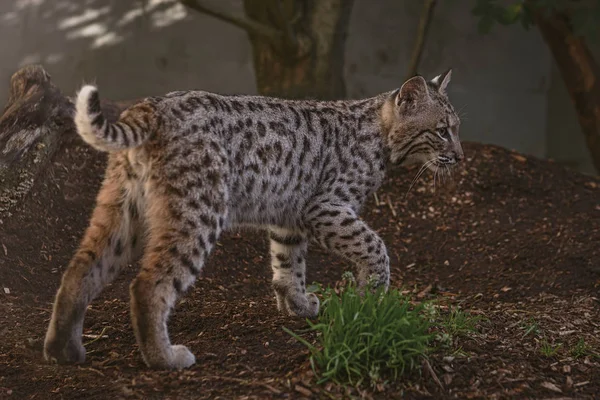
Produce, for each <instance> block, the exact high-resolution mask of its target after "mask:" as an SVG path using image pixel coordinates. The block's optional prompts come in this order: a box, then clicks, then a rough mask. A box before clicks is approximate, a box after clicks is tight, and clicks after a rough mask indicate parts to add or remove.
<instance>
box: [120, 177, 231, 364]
mask: <svg viewBox="0 0 600 400" xmlns="http://www.w3.org/2000/svg"><path fill="white" fill-rule="evenodd" d="M195 179H196V180H198V179H197V178H195ZM192 182H193V181H192ZM185 183H186V178H185V177H180V178H179V179H178V180H177V181H170V182H157V181H153V182H151V185H150V186H149V188H148V190H147V192H146V193H147V204H148V208H147V221H148V228H149V238H148V246H147V248H146V252H145V254H144V257H143V259H142V270H141V271H140V273H139V275H138V276H137V277H136V279H135V280H134V281H133V282H132V284H131V287H130V292H131V317H132V323H133V328H134V331H135V335H136V338H137V342H138V345H139V348H140V351H141V353H142V357H143V359H144V362H145V363H146V365H148V366H149V367H152V368H175V369H180V368H186V367H189V366H190V365H192V364H194V363H195V357H194V355H193V354H192V353H191V352H190V351H189V350H188V349H187V348H186V347H185V346H182V345H172V344H171V341H170V339H169V334H168V331H167V322H168V318H169V314H170V312H171V309H172V308H173V307H174V305H175V302H176V300H177V298H178V297H180V296H181V295H182V294H183V293H184V292H185V291H186V290H187V289H188V288H189V287H190V286H191V285H192V284H193V282H194V281H195V279H196V277H197V276H198V274H199V273H200V271H201V268H202V266H203V264H204V262H205V260H206V258H207V257H208V255H209V253H210V251H211V250H212V248H213V246H214V244H215V242H216V240H217V238H218V236H219V234H220V232H221V229H222V226H223V223H224V220H225V206H224V204H226V203H225V197H224V191H220V190H217V189H216V188H212V189H215V190H211V189H209V188H206V189H200V188H198V187H194V186H193V185H186V186H185V187H186V189H187V190H185V191H183V190H180V189H179V188H177V187H174V186H172V185H185ZM206 186H209V185H206Z"/></svg>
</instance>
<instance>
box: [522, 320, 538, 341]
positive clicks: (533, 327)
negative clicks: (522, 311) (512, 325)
mask: <svg viewBox="0 0 600 400" xmlns="http://www.w3.org/2000/svg"><path fill="white" fill-rule="evenodd" d="M521 329H522V330H523V336H522V337H523V338H524V337H526V336H528V335H530V334H533V335H534V336H538V335H539V334H540V325H539V324H538V323H537V321H536V320H535V319H534V318H529V320H528V321H527V322H523V323H522V324H521Z"/></svg>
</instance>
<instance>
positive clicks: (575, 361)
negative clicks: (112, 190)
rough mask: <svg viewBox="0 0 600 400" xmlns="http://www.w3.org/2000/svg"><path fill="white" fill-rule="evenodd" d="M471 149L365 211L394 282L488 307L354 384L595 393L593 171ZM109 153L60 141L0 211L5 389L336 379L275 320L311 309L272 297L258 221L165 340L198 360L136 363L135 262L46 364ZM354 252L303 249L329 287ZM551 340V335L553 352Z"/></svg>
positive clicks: (218, 387)
mask: <svg viewBox="0 0 600 400" xmlns="http://www.w3.org/2000/svg"><path fill="white" fill-rule="evenodd" d="M464 147H465V153H466V154H467V160H466V161H465V163H464V165H463V166H462V167H461V168H460V169H459V170H457V171H456V172H455V174H454V177H453V179H451V180H450V181H449V182H446V183H441V182H439V177H438V181H437V182H436V183H435V186H434V177H433V175H432V174H426V175H425V177H423V178H422V179H421V180H420V181H419V182H418V183H417V184H416V185H415V186H414V187H413V188H412V190H411V191H410V192H408V188H409V185H410V183H411V180H412V178H413V176H414V175H415V174H416V172H417V170H416V169H409V170H407V169H399V170H397V171H394V172H393V173H392V174H391V175H390V176H389V178H388V180H387V183H386V184H385V186H384V187H382V188H381V189H380V190H379V191H378V193H377V198H373V199H371V200H370V201H369V204H368V205H367V206H366V207H365V210H364V213H363V217H364V219H365V220H366V221H367V222H368V223H369V224H370V225H371V226H373V227H374V228H375V229H376V230H377V231H378V232H380V234H381V235H382V237H383V238H384V240H385V242H386V244H387V247H388V250H389V253H390V256H391V261H392V285H394V286H401V287H402V288H404V290H406V291H408V292H412V293H414V294H415V297H416V298H436V299H439V301H440V304H442V305H443V306H444V307H446V306H451V305H460V306H461V307H462V309H465V310H469V311H470V312H471V313H472V314H480V315H482V316H484V317H485V320H484V322H482V323H481V324H480V326H479V332H478V333H476V334H473V335H471V336H470V337H464V338H460V339H459V340H458V342H457V343H456V344H455V348H454V349H453V350H451V351H449V353H448V354H440V355H436V356H433V357H432V358H431V359H430V360H429V364H430V366H431V368H425V369H423V371H422V372H417V373H414V374H412V375H410V376H408V377H406V378H404V379H402V380H401V381H399V382H396V383H394V384H387V385H382V386H381V387H378V388H373V389H371V390H370V391H367V392H364V393H362V395H363V396H365V397H367V398H369V397H374V398H381V397H385V398H400V397H402V398H438V399H439V398H525V397H534V398H549V397H576V398H593V397H594V396H595V395H596V394H597V393H600V373H598V371H599V369H598V368H599V367H600V358H598V350H597V349H600V311H599V309H600V307H599V304H598V288H599V286H600V262H599V261H598V260H599V259H600V247H599V246H598V243H599V240H600V231H599V230H600V180H598V179H597V178H594V177H589V176H584V175H581V174H578V173H575V172H572V171H569V170H566V169H564V168H563V167H561V166H559V165H556V164H554V163H552V162H548V161H541V160H537V159H533V158H529V157H525V156H522V155H520V154H517V153H514V152H510V151H507V150H505V149H502V148H498V147H493V146H484V145H479V144H472V143H467V144H465V146H464ZM104 163H105V158H104V155H103V154H100V153H97V152H95V151H93V150H91V149H90V148H88V147H86V146H84V145H82V144H81V143H79V142H72V143H70V144H68V145H66V146H65V147H64V148H63V149H62V150H61V151H60V152H59V153H58V154H57V156H56V158H55V160H54V163H53V165H52V167H51V168H50V169H49V170H48V171H47V174H46V176H45V177H43V179H40V180H39V181H38V182H37V183H36V185H35V187H34V189H33V190H32V192H31V194H30V195H29V197H28V198H27V200H26V201H25V202H24V203H23V204H22V205H21V206H20V207H19V209H18V210H16V212H15V213H14V214H13V215H12V216H11V217H9V218H8V219H6V220H4V221H2V222H1V224H0V296H1V301H0V337H1V338H2V340H1V341H0V397H1V398H15V399H17V398H18V399H33V398H35V399H45V398H57V399H58V398H65V399H105V398H140V399H154V398H156V399H159V398H161V399H162V398H165V399H204V398H207V399H208V398H211V399H214V398H260V399H265V398H302V397H313V398H331V397H334V398H337V397H339V396H340V395H341V394H343V393H341V392H340V390H341V389H340V388H338V387H336V386H334V385H324V386H323V385H317V384H316V379H315V378H314V376H313V374H312V372H311V369H310V366H309V364H308V362H307V351H306V349H305V348H304V347H303V346H302V345H300V344H299V343H297V342H296V341H295V340H294V339H292V338H291V337H290V336H289V335H288V334H286V333H285V332H284V331H283V330H282V327H284V326H285V327H288V328H290V329H292V330H299V329H302V328H303V327H305V326H306V325H305V323H304V322H303V321H299V320H295V319H291V318H287V317H283V316H280V315H279V314H278V313H277V311H276V307H275V300H274V298H273V295H272V291H271V288H270V267H269V259H268V251H267V240H266V235H264V234H260V235H257V234H255V233H251V232H230V233H228V234H226V235H224V236H223V237H222V238H221V240H220V241H219V243H218V245H217V247H216V249H215V251H214V253H213V254H212V256H211V258H210V261H209V263H208V265H207V266H206V268H205V270H204V272H203V275H202V277H200V278H199V279H198V282H197V283H196V285H195V287H194V289H193V290H191V291H190V292H189V293H188V295H187V296H186V297H185V298H183V299H182V300H181V301H180V303H179V304H178V306H177V308H176V310H175V312H174V315H173V316H172V318H171V322H170V332H171V336H172V340H173V342H174V343H182V344H186V345H188V346H189V347H190V348H191V350H192V351H193V352H194V353H195V354H196V356H197V361H198V362H197V364H196V365H195V366H194V367H193V368H191V369H189V370H186V371H181V372H163V371H152V370H148V369H147V368H146V367H145V366H144V365H143V363H142V360H141V357H140V354H139V352H138V351H137V346H136V344H135V340H134V337H133V333H132V330H131V325H130V322H129V305H128V283H129V282H130V280H131V279H132V278H133V277H134V276H135V273H136V267H135V266H131V267H129V268H128V269H127V270H126V271H124V273H123V274H122V275H121V276H120V277H119V278H118V279H117V281H115V282H114V283H113V284H112V285H110V286H109V287H108V288H107V289H106V290H105V291H104V292H103V293H102V295H101V296H100V297H99V298H98V299H97V300H96V301H94V303H92V305H91V306H90V308H89V310H88V312H87V317H86V322H85V329H84V333H85V335H86V339H85V341H84V343H85V342H87V344H86V348H87V355H88V358H87V361H86V363H85V364H83V365H80V366H56V365H48V364H46V363H44V362H43V361H42V343H43V337H44V334H45V329H46V326H47V323H48V319H49V317H50V313H51V304H52V300H53V296H54V294H55V291H56V289H57V287H58V285H59V281H60V277H61V274H62V272H63V271H64V269H65V267H66V265H67V263H68V262H69V259H70V257H71V255H72V254H73V252H74V250H75V247H76V246H77V244H78V241H79V239H80V238H81V236H82V232H83V230H84V229H85V227H86V224H87V222H88V218H89V215H90V212H91V209H92V207H93V203H94V198H95V195H96V191H97V189H98V186H99V183H100V180H101V176H102V173H103V168H104ZM407 192H408V193H407ZM349 268H350V267H349V265H348V264H347V263H346V262H345V261H343V260H341V259H339V258H337V257H334V256H331V255H329V254H327V253H326V252H324V251H322V250H320V249H318V248H315V247H311V250H310V255H309V258H308V281H309V282H311V281H318V282H321V283H323V284H325V285H327V284H332V285H333V284H335V282H336V281H338V280H339V279H340V278H341V274H342V273H343V272H344V271H345V270H348V269H349ZM2 289H4V290H2ZM583 343H585V345H583ZM544 346H546V347H544ZM548 346H550V348H552V349H555V348H556V351H554V352H552V354H550V353H549V352H548V351H544V349H547V348H548ZM350 392H352V391H350ZM353 393H354V394H355V395H356V394H358V393H357V392H356V391H354V392H353ZM349 394H352V393H349Z"/></svg>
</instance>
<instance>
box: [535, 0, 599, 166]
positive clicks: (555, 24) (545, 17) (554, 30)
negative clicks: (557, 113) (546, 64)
mask: <svg viewBox="0 0 600 400" xmlns="http://www.w3.org/2000/svg"><path fill="white" fill-rule="evenodd" d="M534 17H535V22H536V25H537V26H538V28H539V30H540V32H541V33H542V36H543V38H544V41H545V42H546V44H547V45H548V47H549V48H550V51H551V52H552V54H553V56H554V60H555V61H556V64H557V65H558V69H559V70H560V73H561V75H562V78H563V80H564V82H565V85H566V86H567V90H568V91H569V94H570V96H571V100H572V101H573V104H574V105H575V111H576V112H577V118H578V119H579V125H580V126H581V130H582V132H583V134H584V136H585V140H586V143H587V146H588V149H589V151H590V154H591V156H592V160H593V162H594V166H595V167H596V171H597V172H600V68H599V67H598V64H597V63H596V61H595V60H594V57H593V56H592V54H591V52H590V50H589V48H588V47H587V45H586V42H585V39H584V38H583V37H581V36H577V35H575V34H574V33H573V29H572V27H571V26H570V24H569V20H568V18H567V16H566V15H564V14H562V13H552V14H546V13H544V11H543V10H541V9H537V10H535V11H534Z"/></svg>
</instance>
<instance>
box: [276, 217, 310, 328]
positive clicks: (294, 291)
mask: <svg viewBox="0 0 600 400" xmlns="http://www.w3.org/2000/svg"><path fill="white" fill-rule="evenodd" d="M269 240H270V247H271V268H272V269H273V289H274V290H275V296H276V297H277V308H278V309H279V311H282V312H287V313H288V314H290V315H293V316H298V317H310V318H313V317H316V316H317V314H318V313H319V298H318V297H317V296H316V295H315V294H313V293H310V294H308V295H307V294H306V248H307V240H306V237H304V236H303V235H301V234H300V233H298V232H294V231H291V230H287V229H283V228H278V227H270V228H269Z"/></svg>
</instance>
